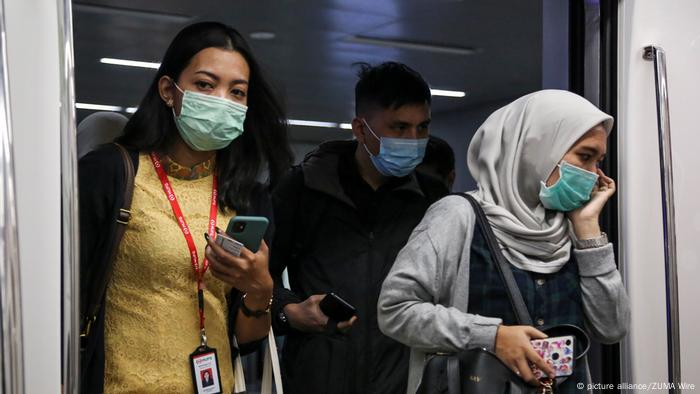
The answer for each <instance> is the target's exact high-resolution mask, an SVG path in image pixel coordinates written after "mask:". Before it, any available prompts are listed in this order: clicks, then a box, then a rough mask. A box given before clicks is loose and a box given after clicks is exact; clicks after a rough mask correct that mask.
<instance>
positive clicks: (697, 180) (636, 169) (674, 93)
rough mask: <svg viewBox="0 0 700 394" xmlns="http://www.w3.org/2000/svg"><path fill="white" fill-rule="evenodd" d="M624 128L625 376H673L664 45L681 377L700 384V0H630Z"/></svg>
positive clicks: (624, 23) (624, 32) (624, 27)
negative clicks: (661, 137) (662, 138)
mask: <svg viewBox="0 0 700 394" xmlns="http://www.w3.org/2000/svg"><path fill="white" fill-rule="evenodd" d="M620 11H621V12H620V46H619V48H620V58H619V59H620V67H619V72H620V74H619V78H620V79H619V82H620V96H619V108H620V116H619V126H620V127H619V130H620V196H619V198H620V199H621V201H620V202H621V205H620V206H621V231H622V237H621V239H622V240H623V241H622V245H621V246H622V247H621V251H622V256H623V258H622V263H623V268H624V271H625V275H626V281H627V286H628V288H629V293H630V296H631V298H632V308H633V310H632V332H631V335H630V337H629V338H628V340H627V341H626V343H625V346H626V356H625V357H626V359H625V362H626V364H628V368H627V371H625V373H626V375H627V376H623V381H627V382H636V383H644V382H666V381H667V380H668V377H667V363H666V354H667V351H666V312H665V310H666V308H665V290H664V289H665V287H664V258H663V243H662V242H663V233H662V216H661V197H660V193H661V192H660V180H659V159H658V157H659V154H658V138H657V128H656V105H655V102H656V101H655V100H656V98H655V90H654V86H655V85H654V84H655V82H654V72H653V65H652V62H649V61H645V60H643V59H642V51H643V48H644V47H645V46H646V45H650V44H653V45H656V46H659V47H661V48H663V49H664V50H665V51H666V57H667V66H668V82H669V85H668V88H669V98H670V119H671V136H672V144H673V146H672V148H673V150H672V154H673V160H674V162H673V165H674V180H675V202H676V218H677V241H678V276H679V299H680V317H681V319H680V320H681V323H680V330H681V349H682V354H681V365H682V375H683V380H684V381H686V382H690V383H695V384H696V389H699V388H700V351H699V350H700V342H699V341H698V340H697V335H696V332H697V327H698V326H700V314H698V313H697V302H698V300H700V242H699V241H700V240H699V238H698V235H700V209H698V196H700V154H698V147H700V133H699V132H698V131H699V130H698V129H699V126H698V124H699V123H698V115H699V112H698V108H700V76H699V74H698V70H699V69H700V25H698V23H697V21H698V20H699V19H700V2H698V1H696V0H669V1H657V0H634V1H633V0H625V1H622V6H621V8H620Z"/></svg>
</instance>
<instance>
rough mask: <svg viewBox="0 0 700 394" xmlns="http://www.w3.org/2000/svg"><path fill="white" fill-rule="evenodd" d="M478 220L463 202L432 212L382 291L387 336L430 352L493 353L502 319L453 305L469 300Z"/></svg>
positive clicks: (451, 200)
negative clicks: (473, 349) (482, 350)
mask: <svg viewBox="0 0 700 394" xmlns="http://www.w3.org/2000/svg"><path fill="white" fill-rule="evenodd" d="M474 220H475V215H474V211H473V209H472V208H471V206H470V205H469V203H468V202H467V201H466V200H464V199H463V198H462V197H459V196H450V197H446V198H444V199H442V200H440V201H438V202H436V203H435V204H433V205H432V206H431V207H430V208H429V209H428V211H427V212H426V215H425V217H424V218H423V220H422V221H421V223H420V224H419V225H418V226H417V227H416V229H415V230H414V231H413V233H412V234H411V237H410V238H409V241H408V243H407V244H406V246H405V247H404V248H403V249H402V250H401V252H399V254H398V256H397V258H396V262H395V263H394V266H393V268H392V269H391V271H390V273H389V275H388V276H387V278H386V279H385V281H384V284H383V286H382V290H381V293H380V297H379V303H378V307H377V309H378V322H379V328H380V330H381V331H382V332H383V333H384V334H385V335H387V336H389V337H392V338H394V339H396V340H397V341H399V342H402V343H404V344H406V345H408V346H410V347H414V348H418V349H420V350H422V351H426V352H437V351H444V352H455V351H460V350H464V349H467V348H471V347H484V348H486V349H489V350H493V347H494V342H495V337H496V331H497V329H498V325H499V324H501V319H498V318H490V317H484V316H479V315H473V314H469V313H465V312H464V311H463V310H466V301H465V305H463V308H461V310H460V309H458V308H456V307H454V306H451V305H450V304H451V302H450V301H451V300H452V299H463V300H468V288H467V287H468V284H469V277H468V273H469V256H470V244H471V239H472V234H473V230H474ZM455 286H458V288H455ZM453 290H454V291H453Z"/></svg>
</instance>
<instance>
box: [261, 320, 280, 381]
mask: <svg viewBox="0 0 700 394" xmlns="http://www.w3.org/2000/svg"><path fill="white" fill-rule="evenodd" d="M273 379H274V383H275V390H276V393H277V394H284V393H283V388H282V373H281V371H280V360H279V355H278V354H277V343H276V342H275V334H274V332H273V331H272V327H270V332H269V333H268V334H267V347H266V349H265V360H264V362H263V377H262V385H261V387H260V394H272V382H273Z"/></svg>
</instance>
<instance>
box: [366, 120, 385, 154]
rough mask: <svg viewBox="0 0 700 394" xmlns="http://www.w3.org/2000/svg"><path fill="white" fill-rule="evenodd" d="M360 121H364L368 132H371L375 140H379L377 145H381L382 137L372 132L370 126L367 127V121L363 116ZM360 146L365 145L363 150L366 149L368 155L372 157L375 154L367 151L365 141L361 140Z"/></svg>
mask: <svg viewBox="0 0 700 394" xmlns="http://www.w3.org/2000/svg"><path fill="white" fill-rule="evenodd" d="M362 123H364V124H365V126H366V127H367V130H369V132H370V133H372V136H374V138H376V139H377V141H379V146H380V147H381V144H382V139H381V138H379V137H377V135H376V134H374V130H372V128H371V127H369V123H367V121H366V120H365V118H362ZM362 146H364V147H365V150H366V151H367V154H368V155H369V156H370V157H374V156H375V155H373V154H372V152H370V151H369V148H368V147H367V144H366V143H364V142H363V143H362Z"/></svg>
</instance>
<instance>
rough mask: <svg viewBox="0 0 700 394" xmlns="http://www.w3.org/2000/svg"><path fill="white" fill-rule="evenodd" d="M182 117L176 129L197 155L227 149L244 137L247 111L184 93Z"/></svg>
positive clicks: (195, 94) (202, 95)
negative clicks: (237, 139) (201, 152)
mask: <svg viewBox="0 0 700 394" xmlns="http://www.w3.org/2000/svg"><path fill="white" fill-rule="evenodd" d="M175 87H176V88H177V89H178V90H179V91H181V92H182V107H181V109H180V116H176V115H175V110H173V116H174V117H175V125H176V126H177V129H178V131H179V132H180V136H181V137H182V139H183V140H184V141H185V143H187V145H188V146H189V147H190V148H192V149H194V150H196V151H212V150H219V149H223V148H225V147H227V146H228V145H229V144H230V143H231V142H232V141H233V140H235V139H236V138H238V137H239V136H240V135H241V134H243V122H245V115H246V112H247V111H248V107H246V106H245V105H242V104H238V103H234V102H233V101H231V100H226V99H223V98H220V97H216V96H208V95H206V94H201V93H196V92H192V91H189V90H187V91H184V92H183V91H182V89H180V87H179V86H177V84H176V85H175Z"/></svg>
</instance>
